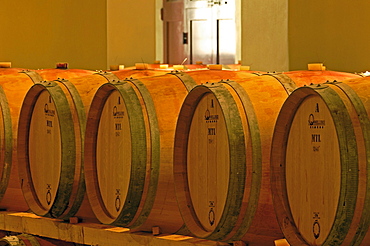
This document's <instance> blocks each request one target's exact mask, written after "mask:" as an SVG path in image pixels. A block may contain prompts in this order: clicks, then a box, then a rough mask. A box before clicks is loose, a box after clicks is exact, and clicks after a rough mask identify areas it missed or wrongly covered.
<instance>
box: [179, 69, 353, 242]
mask: <svg viewBox="0 0 370 246" xmlns="http://www.w3.org/2000/svg"><path fill="white" fill-rule="evenodd" d="M316 75H320V76H319V77H320V79H319V80H317V79H316V78H315V79H313V78H312V77H313V76H314V77H316ZM335 75H336V76H337V77H336V78H337V79H341V78H354V77H356V78H358V77H359V76H356V75H353V74H349V73H340V72H333V71H330V72H329V71H328V72H324V71H320V72H318V73H316V72H314V73H312V72H306V71H292V72H287V73H279V74H266V75H261V76H259V77H252V78H248V79H244V80H237V81H223V83H214V84H211V83H208V84H203V85H198V86H196V87H195V88H194V89H192V90H191V91H190V92H189V94H188V95H187V96H186V98H185V100H184V103H183V105H182V108H181V111H180V113H179V117H178V121H177V126H176V134H175V147H174V148H175V149H174V180H175V188H176V190H175V191H176V197H177V200H178V205H179V209H180V212H181V215H182V218H183V220H184V221H185V225H186V227H187V228H188V229H189V230H190V232H191V233H193V234H194V235H195V236H197V237H200V238H206V239H210V240H220V241H227V242H233V241H239V240H241V241H245V242H247V243H248V245H256V246H257V245H258V246H261V245H270V246H272V245H274V240H276V239H280V238H282V237H283V235H282V232H281V230H280V228H279V225H278V222H277V220H276V215H275V211H274V206H273V203H272V196H271V189H270V150H271V139H272V135H273V129H274V126H275V121H276V118H277V116H278V113H279V110H280V108H281V106H282V105H283V103H284V102H285V100H286V98H287V97H288V95H289V94H290V93H291V92H293V91H294V90H295V89H296V88H297V85H303V84H310V83H318V82H319V81H320V82H325V81H326V80H328V79H331V78H333V76H334V77H335ZM294 76H295V77H299V78H300V81H299V82H297V83H295V81H294V79H293V80H292V78H294ZM326 76H327V77H326Z"/></svg>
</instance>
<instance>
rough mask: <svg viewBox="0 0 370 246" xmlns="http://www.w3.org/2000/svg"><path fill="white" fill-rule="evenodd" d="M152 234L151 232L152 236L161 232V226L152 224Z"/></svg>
mask: <svg viewBox="0 0 370 246" xmlns="http://www.w3.org/2000/svg"><path fill="white" fill-rule="evenodd" d="M152 234H153V236H158V235H159V234H161V228H159V226H153V227H152Z"/></svg>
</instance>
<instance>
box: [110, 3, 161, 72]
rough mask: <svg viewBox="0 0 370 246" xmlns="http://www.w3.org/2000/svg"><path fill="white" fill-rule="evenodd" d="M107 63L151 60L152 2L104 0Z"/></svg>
mask: <svg viewBox="0 0 370 246" xmlns="http://www.w3.org/2000/svg"><path fill="white" fill-rule="evenodd" d="M107 6H108V8H107V9H108V12H107V13H108V15H107V16H108V24H107V26H108V66H110V65H118V64H123V65H125V66H126V67H127V66H132V65H135V63H137V62H142V61H144V62H146V63H153V62H154V60H155V51H156V42H155V39H156V30H155V29H156V15H155V13H156V10H155V9H156V1H155V0H135V1H129V0H125V1H122V0H107Z"/></svg>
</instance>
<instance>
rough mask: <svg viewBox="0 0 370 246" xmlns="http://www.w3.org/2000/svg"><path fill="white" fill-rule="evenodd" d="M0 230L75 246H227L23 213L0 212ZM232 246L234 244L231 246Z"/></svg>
mask: <svg viewBox="0 0 370 246" xmlns="http://www.w3.org/2000/svg"><path fill="white" fill-rule="evenodd" d="M0 230H3V231H9V232H19V233H28V234H32V235H37V236H41V237H48V238H53V239H57V240H62V241H68V242H74V243H77V244H85V245H94V246H98V245H99V246H104V245H110V246H112V245H130V246H142V245H153V246H173V245H175V246H191V245H197V246H203V245H205V246H216V245H217V246H221V245H230V244H228V243H222V242H216V241H210V240H205V239H199V238H194V237H189V236H182V235H174V234H172V235H168V234H159V235H153V234H152V233H146V232H130V229H128V228H123V227H114V226H109V225H102V224H97V223H85V222H82V223H70V222H65V221H62V220H58V219H51V218H45V217H40V216H37V215H35V214H33V213H25V212H5V211H1V212H0ZM234 245H235V244H234Z"/></svg>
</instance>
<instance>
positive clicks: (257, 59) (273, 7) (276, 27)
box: [241, 0, 307, 71]
mask: <svg viewBox="0 0 370 246" xmlns="http://www.w3.org/2000/svg"><path fill="white" fill-rule="evenodd" d="M299 2H301V1H299ZM304 2H307V1H304ZM241 3H242V8H241V16H242V18H241V20H242V21H241V24H242V27H241V32H242V41H241V49H242V64H243V65H249V66H251V69H253V70H261V71H287V70H288V69H289V59H288V58H289V56H288V21H287V18H288V17H287V11H288V0H242V1H241Z"/></svg>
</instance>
